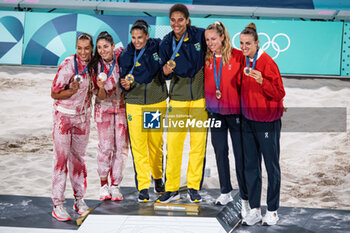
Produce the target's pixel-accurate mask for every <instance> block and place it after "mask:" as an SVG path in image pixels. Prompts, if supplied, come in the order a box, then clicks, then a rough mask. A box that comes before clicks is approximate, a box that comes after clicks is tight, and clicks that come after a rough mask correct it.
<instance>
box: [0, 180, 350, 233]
mask: <svg viewBox="0 0 350 233" xmlns="http://www.w3.org/2000/svg"><path fill="white" fill-rule="evenodd" d="M121 192H122V193H123V194H124V200H122V201H118V202H114V201H110V200H108V201H99V200H86V203H87V204H88V206H89V207H90V208H94V210H93V211H92V212H91V213H90V214H89V215H88V216H87V218H86V219H85V221H84V222H83V223H82V225H81V226H80V227H79V226H78V225H77V223H76V219H77V218H78V217H79V215H78V214H77V213H75V212H74V210H73V208H72V206H73V199H67V200H66V203H65V204H64V205H65V207H66V208H67V211H68V212H69V213H70V214H71V216H72V220H70V221H67V222H59V221H57V220H56V219H55V218H53V217H52V216H51V212H52V202H51V199H50V198H49V197H30V196H13V195H0V232H1V233H14V232H16V233H17V232H26V233H34V232H39V233H41V232H47V233H70V232H78V233H79V232H84V233H90V232H91V233H97V232H101V233H102V232H103V233H117V232H121V233H129V232H130V233H131V232H132V233H138V232H140V233H141V232H142V233H148V232H149V233H151V232H152V233H157V232H162V233H163V232H171V233H173V232H174V233H175V232H186V233H191V232H208V233H219V232H222V233H224V232H226V231H225V230H224V228H223V226H221V224H220V223H219V221H218V220H217V218H216V216H217V215H218V214H219V213H220V212H221V211H222V210H223V209H224V207H223V206H217V205H214V201H215V198H216V197H217V196H218V195H219V190H216V189H210V190H202V191H200V194H201V195H202V198H203V201H202V203H200V204H199V206H200V208H199V213H198V214H196V213H193V212H175V211H155V210H154V207H153V204H154V203H155V202H154V200H156V198H157V195H156V194H154V193H153V192H152V191H150V200H151V201H150V202H148V203H138V202H137V201H136V200H137V196H138V192H137V191H136V189H135V188H134V187H121ZM232 193H233V195H235V194H237V191H233V192H232ZM174 203H183V204H189V200H188V198H187V190H186V189H184V190H183V191H182V192H181V199H180V200H179V201H176V202H174ZM262 213H263V214H264V213H265V208H264V207H263V208H262ZM278 213H279V217H280V220H279V222H278V224H277V225H275V226H262V225H261V224H256V225H255V226H242V225H241V224H239V225H238V226H237V227H236V228H235V229H234V230H233V232H237V233H247V232H251V233H258V232H259V233H262V232H266V233H268V232H271V233H274V232H298V233H311V232H315V233H316V232H317V233H321V232H324V233H342V232H344V233H346V232H350V224H349V223H350V210H332V209H314V208H313V209H312V208H297V207H280V208H279V210H278Z"/></svg>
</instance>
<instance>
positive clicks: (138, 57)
mask: <svg viewBox="0 0 350 233" xmlns="http://www.w3.org/2000/svg"><path fill="white" fill-rule="evenodd" d="M145 50H146V45H145V46H143V48H142V49H141V51H140V53H139V55H138V56H137V57H136V49H135V53H134V66H133V67H132V68H131V70H130V72H129V74H132V72H133V71H134V68H135V66H136V63H137V62H138V61H139V59H140V58H141V57H142V55H143V53H144V52H145Z"/></svg>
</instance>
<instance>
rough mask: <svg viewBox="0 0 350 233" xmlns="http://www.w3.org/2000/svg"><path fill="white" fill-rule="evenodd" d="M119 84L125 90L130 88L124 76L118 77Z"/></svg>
mask: <svg viewBox="0 0 350 233" xmlns="http://www.w3.org/2000/svg"><path fill="white" fill-rule="evenodd" d="M120 84H121V85H122V87H123V88H124V89H125V90H129V89H130V83H129V82H128V81H126V80H125V78H122V79H120Z"/></svg>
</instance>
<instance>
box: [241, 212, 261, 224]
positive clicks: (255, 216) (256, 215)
mask: <svg viewBox="0 0 350 233" xmlns="http://www.w3.org/2000/svg"><path fill="white" fill-rule="evenodd" d="M261 219H262V217H261V210H260V208H254V209H251V210H250V211H249V213H248V215H247V216H246V217H245V218H243V220H242V224H243V225H248V226H252V225H254V224H256V223H258V222H260V221H261Z"/></svg>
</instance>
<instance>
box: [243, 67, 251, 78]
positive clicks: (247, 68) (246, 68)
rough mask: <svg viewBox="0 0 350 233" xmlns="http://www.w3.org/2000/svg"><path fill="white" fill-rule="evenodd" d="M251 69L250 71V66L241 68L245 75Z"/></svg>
mask: <svg viewBox="0 0 350 233" xmlns="http://www.w3.org/2000/svg"><path fill="white" fill-rule="evenodd" d="M251 71H252V68H250V67H245V68H244V70H243V72H244V74H245V75H247V76H248V75H249V74H250V72H251Z"/></svg>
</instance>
